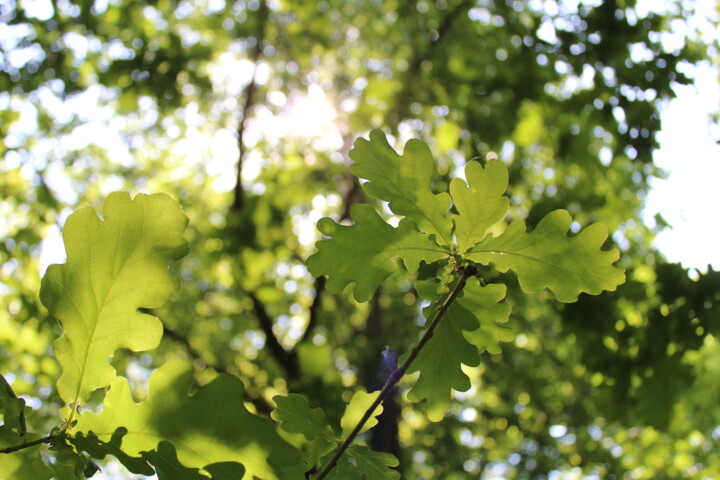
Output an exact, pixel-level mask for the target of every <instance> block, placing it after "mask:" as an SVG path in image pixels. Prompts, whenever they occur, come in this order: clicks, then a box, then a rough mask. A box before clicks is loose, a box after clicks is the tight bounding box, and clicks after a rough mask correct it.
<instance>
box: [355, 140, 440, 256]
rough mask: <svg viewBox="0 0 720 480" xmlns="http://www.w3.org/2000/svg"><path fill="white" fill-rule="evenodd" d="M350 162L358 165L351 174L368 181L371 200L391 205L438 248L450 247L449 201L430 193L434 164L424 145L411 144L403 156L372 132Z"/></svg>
mask: <svg viewBox="0 0 720 480" xmlns="http://www.w3.org/2000/svg"><path fill="white" fill-rule="evenodd" d="M350 158H352V159H353V160H354V161H355V163H354V164H353V165H352V166H351V167H350V171H351V172H352V173H353V174H354V175H356V176H358V177H360V178H365V179H367V180H369V181H368V182H367V183H365V184H364V185H363V190H365V192H366V193H367V194H368V195H369V196H371V197H373V198H377V199H378V200H385V201H387V202H389V203H390V209H391V210H392V211H393V212H395V213H396V214H398V215H403V216H405V217H407V218H409V219H410V220H412V221H413V222H415V224H416V225H417V226H418V228H419V229H420V231H421V232H423V233H428V234H432V235H435V241H436V242H437V243H438V244H440V245H450V243H451V238H452V235H451V231H452V222H451V220H450V218H448V212H449V211H450V197H449V196H448V194H447V193H440V194H437V195H435V194H434V193H432V191H431V190H430V181H431V179H432V175H433V172H434V170H435V161H434V160H433V157H432V153H431V152H430V148H428V146H427V144H426V143H425V142H422V141H420V140H415V139H413V140H410V141H409V142H407V144H406V145H405V151H404V152H403V155H402V156H400V155H398V154H397V153H396V152H395V150H393V148H392V147H391V146H390V144H389V143H388V141H387V138H386V137H385V134H384V133H383V132H382V131H380V130H373V131H372V132H370V140H365V139H364V138H359V139H357V141H356V142H355V146H354V148H353V149H352V150H351V151H350Z"/></svg>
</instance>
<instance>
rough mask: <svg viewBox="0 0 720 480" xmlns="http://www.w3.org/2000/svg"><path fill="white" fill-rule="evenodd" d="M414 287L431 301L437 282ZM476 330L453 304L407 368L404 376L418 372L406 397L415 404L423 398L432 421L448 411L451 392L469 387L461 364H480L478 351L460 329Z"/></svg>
mask: <svg viewBox="0 0 720 480" xmlns="http://www.w3.org/2000/svg"><path fill="white" fill-rule="evenodd" d="M415 286H416V289H417V291H418V293H419V295H420V296H421V297H422V298H425V299H427V300H431V299H433V300H434V296H435V294H434V292H435V291H436V289H437V283H435V282H416V284H415ZM427 310H429V309H426V311H427ZM428 317H432V315H428ZM477 328H478V322H477V319H476V318H475V317H474V316H472V315H463V314H460V315H458V314H457V306H456V304H452V305H451V307H450V308H449V309H448V312H447V313H446V315H445V317H443V318H442V319H441V320H440V323H439V324H438V326H437V328H436V329H435V333H434V334H433V336H432V338H430V340H429V341H428V342H427V343H426V344H425V347H424V348H423V349H422V350H421V351H420V353H419V355H418V356H417V358H415V361H414V362H413V363H412V364H411V365H410V368H409V369H408V372H407V373H414V372H418V371H419V372H420V377H419V378H418V380H417V382H416V383H415V385H414V386H413V387H412V389H411V390H410V392H409V393H408V398H410V400H412V401H414V402H419V401H421V400H423V399H426V400H427V403H428V417H429V418H430V420H432V421H434V422H438V421H440V420H441V419H442V417H443V415H444V413H445V412H446V411H447V410H448V406H449V405H450V391H451V390H452V389H454V390H457V391H465V390H467V389H469V388H470V379H469V378H468V376H467V375H465V372H463V371H462V368H461V365H462V364H464V365H468V366H477V365H479V364H480V355H479V354H478V351H477V348H475V346H473V345H472V344H470V343H469V342H468V341H467V340H466V339H465V337H464V335H463V330H475V329H477Z"/></svg>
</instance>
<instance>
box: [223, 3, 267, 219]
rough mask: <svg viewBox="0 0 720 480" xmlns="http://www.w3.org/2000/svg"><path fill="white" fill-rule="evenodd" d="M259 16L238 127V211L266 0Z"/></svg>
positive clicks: (241, 203)
mask: <svg viewBox="0 0 720 480" xmlns="http://www.w3.org/2000/svg"><path fill="white" fill-rule="evenodd" d="M258 16H259V17H260V22H259V26H258V35H257V37H256V38H255V46H254V48H253V52H252V61H253V65H254V67H253V68H254V70H253V76H252V79H250V83H249V84H248V86H247V87H246V89H245V102H244V103H243V107H242V111H241V113H240V119H239V121H238V127H237V146H238V160H237V178H236V180H235V191H234V193H235V196H234V199H233V203H232V209H233V210H234V211H236V212H238V211H240V210H242V208H243V206H244V205H245V192H244V190H243V187H242V166H243V161H244V160H245V156H246V154H247V152H246V151H245V129H246V128H247V122H248V118H250V112H251V110H252V108H253V107H254V106H255V101H256V99H255V94H256V92H257V86H258V83H257V71H258V67H259V65H260V58H261V57H262V52H263V43H264V41H265V26H266V23H267V16H268V8H267V3H266V2H265V0H260V7H259V9H258Z"/></svg>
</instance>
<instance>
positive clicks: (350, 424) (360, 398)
mask: <svg viewBox="0 0 720 480" xmlns="http://www.w3.org/2000/svg"><path fill="white" fill-rule="evenodd" d="M379 395H380V391H379V390H378V391H376V392H371V393H368V392H365V391H363V390H358V391H357V392H355V394H354V395H353V397H352V398H351V399H350V403H348V405H347V407H345V413H344V414H343V416H342V419H341V420H340V427H341V428H342V435H343V437H347V436H348V434H349V433H350V432H351V431H352V429H353V428H355V425H357V423H358V422H359V421H360V419H361V418H362V416H363V415H364V414H365V412H366V411H367V410H368V409H369V408H370V406H371V405H372V403H373V402H374V401H375V400H376V399H377V398H378V396H379ZM382 412H383V407H382V404H381V405H378V406H377V407H376V408H375V410H374V411H373V413H372V415H371V416H370V418H369V419H368V420H367V421H366V422H365V425H363V427H362V429H361V430H360V432H359V433H362V432H364V431H367V430H369V429H371V428H372V427H374V426H375V425H376V424H377V418H375V417H377V416H378V415H380V414H381V413H382Z"/></svg>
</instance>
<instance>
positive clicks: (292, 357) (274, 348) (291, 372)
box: [247, 292, 300, 380]
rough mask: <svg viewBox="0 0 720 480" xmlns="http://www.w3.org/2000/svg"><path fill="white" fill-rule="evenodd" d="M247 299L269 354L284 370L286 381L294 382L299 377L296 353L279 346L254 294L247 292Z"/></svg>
mask: <svg viewBox="0 0 720 480" xmlns="http://www.w3.org/2000/svg"><path fill="white" fill-rule="evenodd" d="M247 295H248V297H250V300H252V302H253V310H254V312H255V316H256V317H257V319H258V321H259V322H260V328H261V329H262V331H263V332H264V333H265V341H266V343H267V346H268V348H270V352H272V354H273V356H274V357H275V358H276V359H277V361H278V363H280V366H281V367H282V368H283V369H284V370H285V373H286V374H287V378H288V380H296V379H297V378H299V377H300V364H299V362H298V358H297V353H296V352H295V351H292V352H288V351H287V350H285V348H284V347H283V346H282V345H280V342H279V341H278V339H277V337H276V336H275V332H273V329H272V327H273V320H272V318H270V315H269V314H268V313H267V310H266V309H265V305H263V303H262V302H261V301H260V300H259V299H258V298H257V296H255V293H254V292H247Z"/></svg>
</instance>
